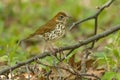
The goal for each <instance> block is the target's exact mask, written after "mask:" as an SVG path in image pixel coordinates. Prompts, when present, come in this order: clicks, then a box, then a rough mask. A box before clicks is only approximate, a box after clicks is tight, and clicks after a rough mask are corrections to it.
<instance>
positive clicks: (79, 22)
mask: <svg viewBox="0 0 120 80" xmlns="http://www.w3.org/2000/svg"><path fill="white" fill-rule="evenodd" d="M113 1H115V0H109V1H108V2H107V3H105V4H104V5H103V6H102V7H99V8H98V11H97V12H96V13H95V14H94V15H92V16H90V17H88V18H85V19H83V20H80V21H77V22H74V23H73V24H72V26H70V30H71V29H72V28H73V27H75V26H76V25H78V24H81V23H83V22H85V21H88V20H91V19H95V18H96V17H98V15H99V14H100V13H101V12H102V11H103V10H104V9H105V8H107V7H109V6H110V5H111V4H112V2H113Z"/></svg>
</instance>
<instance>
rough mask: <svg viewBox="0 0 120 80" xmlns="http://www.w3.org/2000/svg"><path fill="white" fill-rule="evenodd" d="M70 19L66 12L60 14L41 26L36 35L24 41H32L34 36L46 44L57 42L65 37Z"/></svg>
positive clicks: (31, 35) (33, 34)
mask: <svg viewBox="0 0 120 80" xmlns="http://www.w3.org/2000/svg"><path fill="white" fill-rule="evenodd" d="M68 18H69V16H68V15H67V14H66V13H65V12H58V13H57V14H56V15H55V16H54V17H53V18H52V19H51V20H49V21H48V22H47V23H46V24H44V25H42V26H40V27H39V28H38V29H37V30H36V31H35V32H34V33H32V34H30V35H29V36H28V37H27V38H25V39H23V40H27V39H30V38H32V37H34V36H40V37H42V38H43V39H44V40H45V42H49V41H50V42H52V41H54V40H57V39H59V38H61V37H63V36H64V35H65V33H66V24H67V19H68Z"/></svg>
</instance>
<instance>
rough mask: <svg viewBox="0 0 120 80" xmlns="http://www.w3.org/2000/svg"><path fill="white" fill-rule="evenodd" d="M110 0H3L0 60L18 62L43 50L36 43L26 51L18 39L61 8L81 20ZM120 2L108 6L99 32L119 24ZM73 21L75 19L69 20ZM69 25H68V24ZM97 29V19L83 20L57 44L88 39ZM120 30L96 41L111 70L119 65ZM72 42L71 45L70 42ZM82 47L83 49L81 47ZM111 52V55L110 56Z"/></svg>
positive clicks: (0, 5)
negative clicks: (95, 27)
mask: <svg viewBox="0 0 120 80" xmlns="http://www.w3.org/2000/svg"><path fill="white" fill-rule="evenodd" d="M107 1H108V0H0V37H1V39H0V61H1V62H2V61H7V62H9V64H10V65H14V64H15V63H16V62H17V61H24V60H26V59H28V56H30V55H31V54H32V53H40V51H41V50H40V46H42V45H34V46H32V45H31V46H30V47H29V48H27V50H23V49H22V48H21V47H20V46H18V45H17V43H16V41H18V40H21V39H23V38H25V37H27V36H28V35H29V34H31V33H33V32H34V31H35V30H36V29H37V28H38V27H40V25H42V24H44V23H46V22H47V21H48V20H50V19H51V18H52V17H53V16H54V15H55V14H56V13H58V12H60V11H62V12H66V13H67V14H68V15H70V16H72V17H73V18H74V21H77V20H82V19H84V18H86V17H89V16H91V15H93V14H94V13H95V12H96V11H97V8H96V7H98V6H101V5H103V4H104V3H106V2H107ZM119 3H120V1H119V0H116V1H114V3H113V4H112V5H111V6H110V7H108V8H107V9H105V10H104V11H103V12H102V13H101V14H100V15H99V19H98V33H100V32H102V31H104V30H107V29H109V28H110V27H112V26H114V25H117V24H120V15H119V14H120V4H119ZM70 24H72V22H71V23H70ZM68 28H69V26H68ZM93 32H94V20H91V21H87V22H84V23H83V24H81V25H79V26H77V29H73V31H71V32H68V34H67V36H66V37H65V38H64V39H62V40H61V41H59V42H56V45H59V46H65V45H72V44H74V43H76V41H77V40H79V39H80V40H83V39H86V38H87V37H88V36H90V34H92V33H93ZM119 37H120V32H118V33H114V34H113V35H111V36H109V37H106V38H105V39H102V40H100V41H98V42H97V43H96V46H95V47H97V48H96V50H95V51H94V52H93V53H94V56H95V57H96V58H97V59H98V61H99V62H100V64H99V65H100V66H101V65H104V64H106V63H107V64H108V65H107V67H109V69H110V70H113V69H118V67H120V64H119V62H120V50H119V49H120V38H119ZM69 41H71V44H70V43H68V42H69ZM79 50H81V49H79ZM108 54H109V55H108Z"/></svg>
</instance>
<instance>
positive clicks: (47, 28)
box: [26, 20, 57, 39]
mask: <svg viewBox="0 0 120 80" xmlns="http://www.w3.org/2000/svg"><path fill="white" fill-rule="evenodd" d="M56 24H57V23H56V22H55V21H54V20H50V21H48V22H47V23H46V24H45V25H42V26H41V27H40V28H38V29H37V30H36V31H35V32H34V33H33V34H31V35H30V36H28V37H27V38H26V39H29V38H32V37H33V36H35V35H43V34H44V33H46V32H49V31H51V30H53V29H54V28H55V27H56Z"/></svg>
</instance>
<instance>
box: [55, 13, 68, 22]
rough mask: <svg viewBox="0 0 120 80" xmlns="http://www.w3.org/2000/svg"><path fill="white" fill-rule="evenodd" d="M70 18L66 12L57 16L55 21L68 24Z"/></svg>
mask: <svg viewBox="0 0 120 80" xmlns="http://www.w3.org/2000/svg"><path fill="white" fill-rule="evenodd" d="M68 18H69V16H67V14H65V13H64V12H59V13H57V15H56V16H55V17H54V19H55V21H56V22H58V23H66V20H67V19H68Z"/></svg>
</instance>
